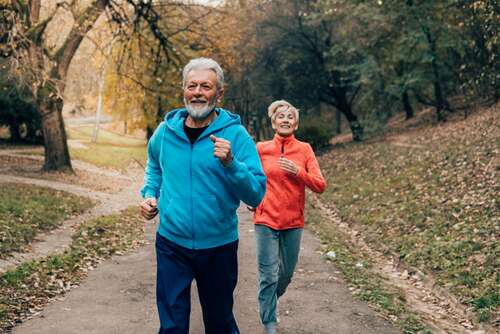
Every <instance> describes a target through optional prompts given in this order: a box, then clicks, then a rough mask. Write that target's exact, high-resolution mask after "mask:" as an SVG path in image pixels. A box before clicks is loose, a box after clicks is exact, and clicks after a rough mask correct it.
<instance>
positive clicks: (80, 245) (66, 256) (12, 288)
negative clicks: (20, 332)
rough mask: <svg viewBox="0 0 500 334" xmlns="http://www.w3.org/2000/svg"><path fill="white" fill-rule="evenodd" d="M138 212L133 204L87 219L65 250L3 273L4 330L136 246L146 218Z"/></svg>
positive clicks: (0, 326)
mask: <svg viewBox="0 0 500 334" xmlns="http://www.w3.org/2000/svg"><path fill="white" fill-rule="evenodd" d="M137 212H138V208H137V207H131V208H129V209H128V210H125V211H123V212H122V213H121V214H117V215H111V216H103V217H100V218H96V219H93V220H90V221H88V222H85V223H83V224H82V225H81V226H80V227H79V229H78V230H77V232H76V233H75V234H74V236H73V243H72V244H71V247H70V248H69V249H68V250H66V251H65V252H64V253H62V254H54V255H51V256H48V257H46V258H43V259H40V260H35V261H31V262H26V263H24V264H22V265H21V266H19V267H17V268H16V269H13V270H10V271H7V272H6V273H4V274H2V275H1V276H0V333H3V332H5V331H7V330H8V329H9V328H12V327H13V326H14V324H15V323H16V322H17V321H22V319H24V318H26V317H28V316H30V315H33V314H35V313H37V312H39V311H40V310H41V309H42V307H43V306H44V305H45V304H47V303H48V302H49V301H50V300H51V299H52V298H55V297H57V296H58V295H61V294H63V293H65V292H66V291H68V290H70V289H71V288H72V287H74V286H77V285H78V284H79V282H80V281H81V280H82V279H83V278H84V277H85V276H86V273H87V272H88V271H89V270H92V269H93V268H94V267H95V266H96V265H97V263H99V262H100V261H102V260H103V259H106V258H109V257H110V256H112V255H114V254H121V253H122V252H125V251H128V250H131V249H134V248H136V247H137V246H138V245H139V244H140V243H141V240H143V235H144V221H143V220H142V219H141V218H139V215H138V214H137Z"/></svg>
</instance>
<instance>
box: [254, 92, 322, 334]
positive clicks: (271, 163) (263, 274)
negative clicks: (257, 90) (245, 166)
mask: <svg viewBox="0 0 500 334" xmlns="http://www.w3.org/2000/svg"><path fill="white" fill-rule="evenodd" d="M268 115H269V117H270V118H271V124H272V127H273V129H274V130H275V131H276V134H275V135H274V138H273V139H272V140H270V141H265V142H260V143H258V144H257V150H258V152H259V156H260V160H261V162H262V167H263V168H264V172H265V174H266V176H267V190H266V195H265V196H264V199H263V201H262V202H261V204H260V205H259V206H258V207H257V208H255V213H254V223H255V236H256V241H257V261H258V266H259V308H260V318H261V321H262V323H263V325H264V328H265V331H266V333H268V334H269V333H277V331H276V324H277V316H276V313H277V309H276V307H277V300H278V298H279V297H281V296H282V295H283V294H284V293H285V290H286V288H287V286H288V284H289V283H290V282H291V280H292V276H293V272H294V270H295V265H296V264H297V259H298V256H299V250H300V239H301V236H302V229H303V227H304V200H305V187H306V186H307V187H308V188H309V189H311V190H312V191H314V192H317V193H321V192H323V191H324V190H325V187H326V182H325V180H324V179H323V176H322V175H321V171H320V169H319V165H318V162H317V160H316V157H315V155H314V152H313V150H312V148H311V146H310V145H309V144H308V143H305V142H301V141H299V140H297V139H295V137H294V135H293V134H294V132H295V131H296V130H297V128H298V122H299V112H298V110H297V109H296V108H295V107H294V106H292V105H291V104H290V103H288V102H287V101H284V100H280V101H275V102H273V103H271V105H270V106H269V108H268Z"/></svg>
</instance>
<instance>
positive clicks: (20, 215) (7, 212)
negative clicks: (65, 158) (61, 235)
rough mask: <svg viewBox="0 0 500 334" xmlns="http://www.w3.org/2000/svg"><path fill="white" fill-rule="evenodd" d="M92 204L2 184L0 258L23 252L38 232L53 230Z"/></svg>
mask: <svg viewBox="0 0 500 334" xmlns="http://www.w3.org/2000/svg"><path fill="white" fill-rule="evenodd" d="M92 205H93V203H92V201H91V200H89V199H87V198H84V197H79V196H75V195H72V194H68V193H66V192H62V191H57V190H52V189H47V188H41V187H35V186H32V185H29V186H28V185H22V184H10V183H7V184H2V191H1V192H0V258H5V257H7V256H8V255H9V254H10V253H12V252H14V251H20V250H22V249H23V247H24V246H26V245H27V244H28V243H30V242H31V241H33V239H34V238H35V236H36V235H37V234H38V233H39V232H45V231H50V230H53V229H55V228H57V227H59V226H60V225H61V223H62V222H63V221H64V220H65V219H67V218H69V217H70V216H72V215H78V214H80V213H82V212H83V211H85V210H87V209H88V208H90V207H91V206H92Z"/></svg>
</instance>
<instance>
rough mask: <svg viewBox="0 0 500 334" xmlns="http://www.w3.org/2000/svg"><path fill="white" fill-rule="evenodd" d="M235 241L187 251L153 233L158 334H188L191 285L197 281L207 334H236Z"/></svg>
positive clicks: (236, 263) (236, 247) (236, 273)
mask: <svg viewBox="0 0 500 334" xmlns="http://www.w3.org/2000/svg"><path fill="white" fill-rule="evenodd" d="M237 251H238V241H234V242H231V243H229V244H226V245H223V246H219V247H214V248H209V249H188V248H184V247H181V246H179V245H177V244H175V243H173V242H171V241H169V240H168V239H166V238H164V237H162V236H161V235H159V234H158V233H157V234H156V261H157V278H156V303H157V306H158V313H159V316H160V324H161V327H160V331H159V332H158V334H189V315H190V312H191V283H192V281H193V279H195V280H196V285H197V287H198V295H199V297H200V304H201V308H202V312H203V323H204V325H205V333H206V334H239V330H238V326H237V325H236V320H235V319H234V315H233V292H234V289H235V287H236V283H237V281H238V257H237Z"/></svg>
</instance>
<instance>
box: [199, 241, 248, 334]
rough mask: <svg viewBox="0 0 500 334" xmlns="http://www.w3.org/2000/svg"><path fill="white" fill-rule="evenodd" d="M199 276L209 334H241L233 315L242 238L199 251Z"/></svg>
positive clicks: (204, 317) (202, 303) (204, 316)
mask: <svg viewBox="0 0 500 334" xmlns="http://www.w3.org/2000/svg"><path fill="white" fill-rule="evenodd" d="M195 279H196V285H197V286H198V295H199V297H200V304H201V309H202V313H203V323H204V325H205V333H206V334H239V330H238V326H237V324H236V320H235V318H234V314H233V304H234V298H233V293H234V289H235V288H236V284H237V282H238V241H235V242H232V243H229V244H227V245H223V246H220V247H215V248H211V249H203V250H197V251H196V259H195Z"/></svg>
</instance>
